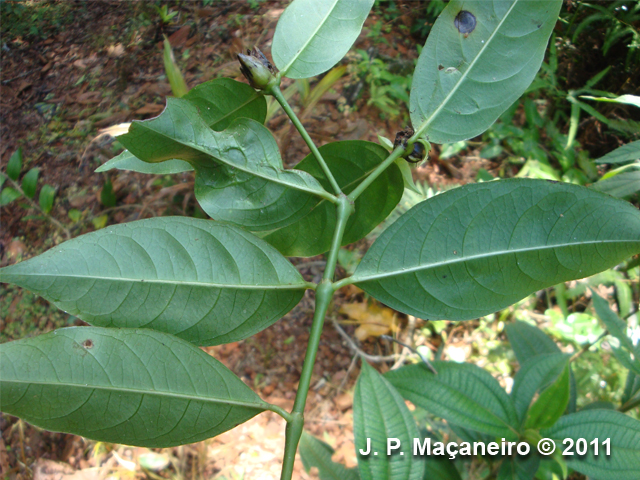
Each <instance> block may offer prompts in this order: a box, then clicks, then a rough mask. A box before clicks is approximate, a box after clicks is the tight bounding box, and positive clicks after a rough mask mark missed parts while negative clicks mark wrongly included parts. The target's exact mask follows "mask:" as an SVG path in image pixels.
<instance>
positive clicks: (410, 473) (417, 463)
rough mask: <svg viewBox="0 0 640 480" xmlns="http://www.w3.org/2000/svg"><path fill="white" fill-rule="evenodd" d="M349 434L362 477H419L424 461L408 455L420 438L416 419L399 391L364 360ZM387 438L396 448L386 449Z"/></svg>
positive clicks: (368, 479) (407, 479) (406, 479)
mask: <svg viewBox="0 0 640 480" xmlns="http://www.w3.org/2000/svg"><path fill="white" fill-rule="evenodd" d="M353 434H354V437H355V444H356V452H357V453H358V470H359V471H360V477H361V478H362V479H363V480H410V479H411V480H413V479H415V480H422V478H423V476H424V468H425V463H426V462H425V461H424V458H421V457H420V456H416V457H414V456H413V455H412V453H413V442H414V439H418V438H420V435H419V433H418V427H417V426H416V422H415V421H414V420H413V417H412V416H411V413H410V412H409V409H408V408H407V405H406V404H405V403H404V400H403V399H402V397H401V396H400V394H399V393H398V392H397V391H396V390H395V389H394V388H393V386H392V385H391V384H390V383H389V382H388V381H387V380H386V379H385V378H384V377H383V376H382V375H380V374H379V373H378V372H377V371H375V370H374V369H373V368H372V367H370V366H369V364H368V363H367V362H366V361H364V360H363V361H362V371H361V372H360V377H358V383H357V384H356V389H355V392H354V394H353ZM391 438H395V439H398V440H399V442H400V444H399V445H397V447H399V448H397V449H392V450H388V443H389V442H388V440H387V439H391ZM368 439H370V442H371V443H370V445H367V440H368ZM369 447H370V452H368V453H369V454H368V455H363V454H362V452H363V451H364V452H367V451H368V450H369ZM391 447H396V445H395V444H393V445H391ZM375 452H377V453H378V454H377V455H375ZM387 452H389V453H391V454H388V453H387Z"/></svg>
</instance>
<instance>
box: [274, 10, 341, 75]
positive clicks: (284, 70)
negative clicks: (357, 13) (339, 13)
mask: <svg viewBox="0 0 640 480" xmlns="http://www.w3.org/2000/svg"><path fill="white" fill-rule="evenodd" d="M339 1H340V0H334V1H333V5H332V6H331V8H330V9H329V12H328V13H327V15H325V17H324V19H323V20H322V21H321V22H320V23H319V24H318V26H317V27H316V29H315V30H314V31H313V34H312V35H311V36H310V37H309V39H308V40H307V41H306V42H304V43H303V44H302V47H300V49H299V50H298V51H297V52H296V54H295V55H294V56H293V58H292V59H291V61H290V62H289V63H287V64H286V65H285V66H284V68H283V69H282V70H280V73H281V74H282V75H285V76H286V74H287V72H288V71H289V69H290V68H291V65H293V64H294V62H295V61H296V60H298V58H299V57H300V55H301V54H302V52H304V50H305V49H306V48H307V47H308V46H309V44H310V43H311V41H312V40H313V39H314V38H315V36H316V33H318V31H320V29H321V28H322V27H323V26H324V24H325V23H326V22H327V20H328V19H329V17H331V14H332V13H333V10H334V9H335V8H336V5H337V4H338V2H339Z"/></svg>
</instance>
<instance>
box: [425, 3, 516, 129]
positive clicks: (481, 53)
mask: <svg viewBox="0 0 640 480" xmlns="http://www.w3.org/2000/svg"><path fill="white" fill-rule="evenodd" d="M518 1H519V0H514V2H513V4H512V5H511V7H510V8H509V10H508V11H507V13H506V14H505V16H504V17H502V20H500V23H498V26H497V27H496V28H495V30H494V31H493V32H492V33H491V35H490V36H489V38H488V39H487V41H486V42H485V43H484V44H483V45H482V47H481V48H480V51H479V52H478V54H477V55H476V56H475V58H474V59H473V60H472V61H471V63H470V64H469V68H467V69H466V70H465V72H464V73H463V74H462V75H461V77H460V79H459V80H458V82H456V84H455V86H454V88H453V89H451V91H450V92H449V93H448V94H447V96H446V97H444V100H443V101H442V103H441V104H440V105H439V106H438V108H436V109H435V111H434V112H433V113H432V114H431V116H430V117H429V118H426V119H425V120H424V121H423V122H422V124H421V125H420V127H419V128H418V130H417V131H416V133H415V135H414V138H418V137H421V136H422V134H423V133H424V131H425V130H426V129H427V128H428V127H429V125H431V123H432V122H433V121H434V120H435V119H436V118H437V116H438V114H439V113H440V112H441V111H442V110H443V109H444V107H445V106H446V105H447V103H448V102H449V100H451V97H453V95H455V94H456V92H457V91H458V88H459V87H460V85H461V84H462V83H463V82H464V81H465V80H466V78H467V75H468V74H469V72H470V71H471V70H473V67H474V66H475V64H476V62H477V61H478V59H479V58H480V57H482V55H483V54H484V51H485V50H486V49H487V48H488V47H489V45H490V44H491V42H492V41H493V39H494V37H495V36H496V34H497V33H498V31H499V30H500V27H502V24H503V23H504V22H505V20H506V19H507V17H509V15H510V14H511V11H512V10H513V9H514V8H515V6H516V4H517V3H518Z"/></svg>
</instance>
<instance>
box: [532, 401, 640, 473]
mask: <svg viewBox="0 0 640 480" xmlns="http://www.w3.org/2000/svg"><path fill="white" fill-rule="evenodd" d="M540 434H541V435H542V436H543V437H547V438H552V439H553V440H554V441H555V443H556V445H557V448H558V449H562V450H564V449H565V448H566V447H567V445H568V444H565V445H564V446H563V444H562V442H563V440H564V439H565V438H571V439H573V440H574V441H576V440H578V439H579V438H584V439H585V440H586V441H587V442H591V441H593V439H595V438H597V439H598V442H602V441H604V440H605V439H610V442H611V455H609V456H608V455H605V452H606V450H605V447H604V446H603V445H602V444H601V443H599V445H598V455H597V456H595V455H594V454H593V453H594V450H593V446H592V445H589V448H588V453H587V455H585V456H578V455H577V454H576V448H575V444H574V448H573V453H574V455H572V456H568V455H564V456H563V458H564V459H565V460H566V462H567V466H569V467H570V468H573V469H574V470H577V471H578V472H580V473H583V474H584V475H587V476H589V477H592V478H593V479H594V480H637V479H638V475H639V474H640V422H639V421H638V420H635V419H633V418H631V417H629V416H628V415H624V414H623V413H620V412H615V411H611V410H586V411H582V412H578V413H573V414H571V415H566V416H564V417H562V418H561V419H560V420H559V421H558V423H556V424H555V425H554V426H553V427H551V428H549V429H546V430H542V431H541V432H540Z"/></svg>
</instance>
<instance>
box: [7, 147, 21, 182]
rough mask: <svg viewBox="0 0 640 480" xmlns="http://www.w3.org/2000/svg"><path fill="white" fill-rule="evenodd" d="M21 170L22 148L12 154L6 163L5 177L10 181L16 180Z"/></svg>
mask: <svg viewBox="0 0 640 480" xmlns="http://www.w3.org/2000/svg"><path fill="white" fill-rule="evenodd" d="M21 170H22V147H20V148H19V149H18V150H16V151H15V152H13V155H11V158H9V162H7V176H8V177H9V178H10V179H11V180H14V181H15V180H18V177H19V176H20V171H21Z"/></svg>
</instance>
